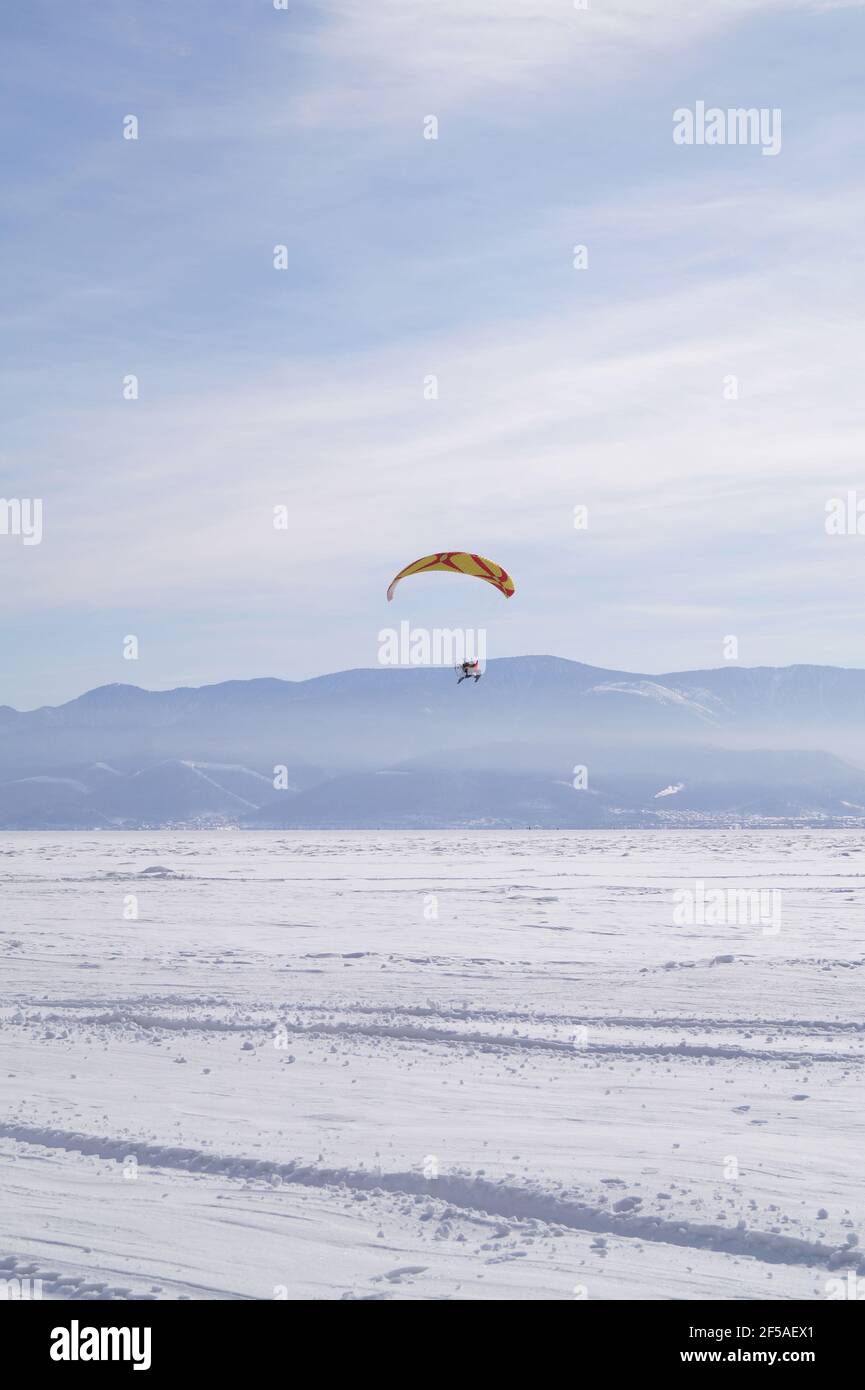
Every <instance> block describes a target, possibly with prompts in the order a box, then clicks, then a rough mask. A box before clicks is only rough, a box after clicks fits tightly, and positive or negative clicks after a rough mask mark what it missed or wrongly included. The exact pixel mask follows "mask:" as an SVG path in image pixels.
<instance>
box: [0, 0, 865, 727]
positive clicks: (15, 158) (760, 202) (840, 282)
mask: <svg viewBox="0 0 865 1390" xmlns="http://www.w3.org/2000/svg"><path fill="white" fill-rule="evenodd" d="M3 31H4V35H3V37H4V41H3V45H2V54H3V56H2V63H3V67H4V73H3V83H2V91H3V95H2V98H0V100H2V106H3V110H2V120H0V130H2V136H0V139H2V144H3V151H2V153H3V163H4V170H5V178H4V205H5V210H4V213H3V224H4V226H3V232H4V242H5V245H4V258H3V264H4V270H5V275H4V291H3V302H2V313H3V320H4V322H3V329H4V331H3V334H2V342H3V353H4V357H5V361H4V372H3V388H2V390H3V400H2V407H3V419H4V431H3V439H2V443H0V467H2V474H0V496H3V497H5V498H7V499H8V498H12V497H22V498H33V497H38V498H41V499H43V507H44V535H43V539H42V543H41V544H40V545H38V546H37V545H34V546H25V545H23V543H22V540H21V538H20V537H17V536H11V535H10V536H4V535H0V595H2V605H3V611H2V624H3V632H4V643H3V647H4V656H5V657H6V658H7V659H6V660H4V663H3V679H2V683H0V703H8V704H14V705H17V706H18V707H22V708H25V707H32V706H35V705H38V704H42V703H57V702H59V701H61V700H64V699H68V698H71V697H72V696H74V695H77V694H79V693H80V692H81V691H83V690H85V689H88V688H90V687H92V686H94V685H98V684H101V683H104V682H107V681H115V680H118V681H131V682H133V683H135V684H140V685H144V686H147V687H151V688H164V687H168V686H174V685H178V684H192V685H198V684H204V683H206V682H210V681H215V680H223V679H230V678H236V677H248V676H256V675H277V676H283V677H288V678H302V677H306V676H309V675H315V674H318V673H320V672H323V671H330V670H337V669H342V668H344V667H350V666H367V665H374V664H375V662H376V655H377V650H378V634H379V632H380V630H381V629H382V628H383V627H386V626H389V625H391V624H393V623H395V622H398V621H399V620H400V619H403V618H407V619H409V620H410V621H411V622H412V623H414V624H417V625H426V626H429V627H432V626H443V627H454V626H457V625H470V626H475V627H481V626H482V627H484V628H486V630H487V633H488V637H487V649H488V653H489V655H490V656H496V655H514V654H517V653H525V652H552V653H555V654H558V655H561V656H567V657H572V658H575V659H578V660H583V661H587V662H590V663H594V664H597V665H601V666H611V667H620V668H625V669H630V670H644V671H664V670H670V669H675V668H693V667H697V666H714V665H720V664H722V662H723V652H722V642H723V639H724V637H725V636H727V635H729V634H733V635H735V636H737V637H738V640H739V657H740V661H741V662H742V663H743V664H746V665H758V664H772V665H775V664H778V665H780V664H786V663H788V662H818V663H819V662H832V663H837V664H841V665H855V666H861V665H863V664H865V624H863V623H862V620H861V610H862V592H863V580H865V561H863V555H865V535H863V536H856V535H850V536H840V537H839V536H827V534H826V531H825V526H824V516H825V505H826V502H827V501H828V500H829V499H830V498H833V497H837V496H839V495H842V494H844V493H846V491H847V490H848V489H857V488H858V489H860V490H861V495H862V498H863V500H865V470H863V458H865V450H863V444H865V438H863V434H865V431H863V426H862V419H861V409H860V405H859V402H860V400H861V396H862V386H861V371H862V361H863V353H862V332H861V323H862V317H863V307H865V306H863V299H865V295H863V279H862V251H861V228H862V225H863V221H865V218H863V212H865V191H863V188H862V170H863V158H862V154H863V150H862V144H863V119H862V104H863V98H862V84H861V73H860V55H861V52H862V46H863V15H862V7H861V5H858V4H843V3H842V4H835V3H819V2H818V0H807V2H806V0H803V2H802V3H791V0H784V3H774V2H773V0H765V3H764V2H763V0H715V3H713V4H711V5H695V4H694V3H693V0H668V2H667V3H666V4H652V3H650V0H626V2H624V3H618V4H615V3H601V0H589V8H588V9H587V10H584V11H580V10H577V9H576V8H575V7H574V6H573V5H571V4H569V3H567V0H533V2H532V3H521V2H520V3H517V0H508V3H502V2H501V0H438V3H436V4H430V3H428V0H342V3H328V0H323V3H318V4H316V5H308V4H303V3H296V2H295V0H289V5H288V8H287V10H284V11H283V10H276V9H274V7H273V3H272V0H234V3H232V4H231V5H221V6H220V5H214V4H212V3H210V2H209V0H207V3H197V0H187V3H184V4H183V5H176V4H169V3H160V2H159V0H146V3H145V0H122V2H120V0H118V3H112V0H98V3H84V0H79V2H78V3H66V4H63V5H57V4H55V3H43V0H31V3H30V4H28V5H27V6H26V7H19V8H18V11H17V12H16V13H10V14H7V15H6V16H4V20H3ZM697 101H705V102H706V103H707V105H709V106H718V107H721V108H727V107H730V106H748V107H751V106H754V107H760V108H763V107H766V108H780V110H781V112H782V147H781V151H780V153H779V154H778V155H777V156H775V157H767V156H764V155H762V154H761V151H760V149H759V148H755V147H753V146H741V145H739V146H724V147H720V146H691V147H682V146H676V145H675V144H674V143H673V140H672V128H673V111H674V110H675V109H677V108H680V107H691V108H692V107H693V106H694V105H695V103H696V102H697ZM130 114H131V115H135V116H136V117H137V118H138V121H139V138H138V140H137V141H130V140H124V139H123V120H124V117H126V116H127V115H130ZM429 115H435V116H436V118H437V120H438V126H439V131H438V139H437V140H435V141H433V140H425V139H424V138H423V130H424V119H425V117H427V116H429ZM277 244H284V245H285V246H286V247H287V248H288V262H289V264H288V269H287V270H285V271H277V270H275V269H274V268H273V263H272V257H273V247H274V246H275V245H277ZM575 244H585V245H587V246H588V254H589V265H588V268H587V269H586V270H584V271H576V270H575V269H574V268H573V265H572V257H573V247H574V245H575ZM129 373H134V374H135V375H137V377H138V378H139V398H138V399H137V400H134V401H128V400H124V399H123V397H122V382H123V378H124V377H125V376H126V375H127V374H129ZM430 374H435V375H436V376H437V377H438V382H439V395H438V399H436V400H432V401H431V400H426V399H424V393H423V383H424V378H425V377H426V376H428V375H430ZM731 375H732V376H735V377H736V378H737V381H738V399H736V400H727V399H725V398H724V380H725V378H726V377H728V376H731ZM281 504H284V505H286V506H287V507H288V509H289V526H288V529H287V530H286V531H275V530H274V529H273V525H272V513H273V508H274V507H275V506H277V505H281ZM578 504H582V505H586V506H587V507H588V508H589V526H588V529H587V530H585V531H575V530H574V528H573V522H572V518H573V509H574V506H575V505H578ZM444 548H454V549H457V548H466V549H472V550H476V551H479V552H480V553H482V554H487V555H490V556H492V557H493V558H494V559H496V560H498V561H499V562H500V563H502V564H503V565H505V566H506V568H507V569H508V570H509V571H510V572H511V573H512V574H513V576H514V578H515V580H516V584H517V595H516V596H515V598H514V599H513V600H511V601H509V602H507V603H506V602H505V601H504V600H503V599H502V598H501V597H500V596H499V595H498V594H496V593H495V592H494V591H493V590H491V589H488V588H487V587H486V586H484V585H481V584H471V583H470V582H469V581H466V582H465V583H463V582H462V581H455V580H452V579H451V578H450V577H449V576H430V577H427V578H424V579H419V580H416V581H414V583H413V585H412V586H409V584H405V585H404V586H402V588H401V589H400V591H399V593H398V598H397V600H395V602H394V603H393V604H391V605H388V604H387V603H386V602H385V598H384V593H385V589H386V587H387V584H388V582H389V580H390V579H391V578H392V576H393V574H394V573H395V572H396V571H397V570H398V569H399V568H401V567H402V566H403V565H404V564H405V563H407V562H408V561H410V560H412V559H414V558H415V557H417V556H418V555H421V554H425V553H428V552H429V551H431V550H436V549H444ZM127 634H135V635H136V636H137V637H138V640H139V653H140V655H139V659H138V660H137V661H135V662H130V661H126V660H124V659H123V654H122V652H123V648H122V644H123V639H124V637H125V636H126V635H127Z"/></svg>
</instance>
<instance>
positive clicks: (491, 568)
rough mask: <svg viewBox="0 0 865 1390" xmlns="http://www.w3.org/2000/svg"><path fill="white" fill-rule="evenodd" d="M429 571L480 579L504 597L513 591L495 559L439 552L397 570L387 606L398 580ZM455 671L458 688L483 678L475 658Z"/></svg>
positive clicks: (465, 662)
mask: <svg viewBox="0 0 865 1390" xmlns="http://www.w3.org/2000/svg"><path fill="white" fill-rule="evenodd" d="M431 570H450V572H451V573H452V574H464V575H467V576H468V577H469V578H470V579H483V580H484V582H485V583H486V584H492V586H493V588H494V589H498V591H499V593H500V594H504V596H505V598H512V597H513V594H514V592H515V590H514V581H513V580H512V579H511V577H510V575H509V574H508V572H507V570H504V569H502V567H501V565H497V564H496V562H495V560H485V559H484V557H483V555H473V554H471V553H470V552H469V551H467V550H439V551H437V552H436V554H435V555H423V556H422V557H421V559H420V560H413V561H412V563H411V564H410V565H406V567H405V569H401V570H400V572H399V574H398V575H396V577H395V578H394V579H392V580H391V582H390V585H389V586H388V591H387V601H388V603H390V601H391V599H392V598H393V595H394V590H395V589H396V586H397V584H399V583H400V581H401V580H403V579H407V578H408V577H409V575H412V574H426V573H427V572H428V571H431ZM463 650H465V648H464V649H463ZM456 672H457V676H458V677H459V679H458V680H457V685H462V683H463V681H467V680H469V679H470V678H472V679H473V680H474V683H475V685H477V683H478V681H479V680H480V678H481V676H482V675H483V672H482V671H481V664H480V661H479V660H477V659H476V660H466V661H463V662H462V663H461V664H460V665H459V666H457V667H456Z"/></svg>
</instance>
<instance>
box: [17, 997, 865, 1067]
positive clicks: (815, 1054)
mask: <svg viewBox="0 0 865 1390" xmlns="http://www.w3.org/2000/svg"><path fill="white" fill-rule="evenodd" d="M334 1012H336V1011H334ZM30 1021H31V1022H33V1021H38V1022H41V1023H58V1022H62V1021H64V1019H63V1015H61V1014H44V1015H42V1016H41V1017H40V1018H39V1019H38V1020H32V1019H31V1020H30ZM75 1023H76V1024H77V1025H79V1026H80V1025H86V1026H88V1027H99V1026H112V1025H120V1026H123V1025H126V1026H128V1025H130V1024H133V1025H135V1026H136V1027H137V1028H143V1029H153V1030H159V1029H163V1030H165V1031H166V1032H180V1033H187V1034H189V1033H196V1032H202V1033H204V1032H212V1033H246V1034H255V1033H261V1034H265V1035H267V1036H272V1035H273V1032H274V1030H275V1029H276V1028H279V1029H280V1030H281V1031H283V1032H284V1033H286V1034H288V1035H290V1036H292V1037H344V1038H380V1039H388V1040H390V1041H393V1042H404V1043H417V1042H421V1043H423V1042H427V1043H444V1044H457V1045H461V1046H464V1047H480V1048H483V1049H487V1050H490V1049H496V1050H500V1051H501V1050H504V1051H509V1052H517V1053H519V1052H526V1051H538V1052H555V1053H557V1054H558V1055H560V1056H573V1057H577V1058H587V1057H593V1056H594V1057H599V1056H603V1057H665V1058H666V1057H697V1058H707V1059H712V1060H723V1061H756V1062H801V1063H806V1064H809V1065H810V1064H815V1063H818V1062H829V1063H835V1064H837V1063H843V1064H851V1063H855V1062H861V1061H863V1060H865V1054H863V1053H862V1052H837V1051H826V1052H820V1051H808V1050H806V1049H803V1048H748V1047H742V1046H740V1045H738V1044H736V1043H730V1044H726V1045H724V1044H712V1043H701V1042H687V1041H685V1040H679V1041H678V1042H668V1043H662V1042H644V1043H639V1042H634V1043H630V1042H628V1043H620V1042H602V1041H599V1040H596V1039H592V1040H587V1041H585V1042H581V1043H580V1044H579V1045H577V1044H575V1043H574V1042H572V1041H569V1040H566V1039H562V1038H538V1037H514V1036H513V1035H510V1036H503V1035H502V1034H500V1033H478V1032H461V1031H460V1030H459V1029H456V1028H436V1027H433V1026H430V1025H426V1026H418V1027H412V1026H411V1025H409V1024H404V1023H403V1024H389V1023H372V1022H369V1023H355V1022H353V1021H344V1022H341V1023H325V1022H321V1023H312V1024H300V1023H288V1022H286V1021H285V1020H284V1019H282V1018H279V1017H275V1018H273V1019H271V1020H269V1021H268V1022H260V1021H253V1020H250V1019H246V1020H244V1019H222V1018H190V1017H189V1016H188V1015H187V1016H183V1017H174V1016H172V1015H170V1014H147V1013H138V1012H134V1011H132V1010H126V1009H112V1010H109V1011H107V1012H105V1013H101V1014H85V1015H83V1016H80V1017H78V1018H76V1019H75Z"/></svg>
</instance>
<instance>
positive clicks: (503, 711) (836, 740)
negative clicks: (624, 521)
mask: <svg viewBox="0 0 865 1390" xmlns="http://www.w3.org/2000/svg"><path fill="white" fill-rule="evenodd" d="M863 709H865V671H859V670H845V669H840V668H836V667H818V666H793V667H786V668H781V669H776V668H772V667H761V668H754V669H746V668H743V667H724V668H720V669H717V670H707V671H689V672H675V673H669V674H664V675H647V674H643V673H633V672H621V671H609V670H604V669H601V668H598V667H592V666H586V665H583V664H582V663H580V662H573V661H565V660H562V659H560V658H557V657H512V658H506V659H500V660H495V661H491V662H490V663H489V665H488V668H487V672H486V676H485V678H484V679H483V680H482V681H481V682H480V683H479V684H477V685H475V684H474V682H472V683H470V684H469V685H463V686H459V687H458V686H457V684H456V682H455V680H454V677H453V673H452V672H451V671H450V670H441V669H431V668H419V669H386V668H380V669H373V670H357V671H343V672H337V673H335V674H333V675H328V676H320V677H317V678H315V679H313V680H308V681H281V680H275V679H260V680H250V681H228V682H224V683H222V684H220V685H212V686H202V687H200V688H191V687H183V688H180V689H177V690H166V691H148V690H143V689H140V688H139V687H137V686H132V685H110V686H101V687H99V688H98V689H95V690H91V691H88V692H87V693H86V694H84V695H82V696H80V697H79V698H78V699H75V700H71V701H69V702H68V703H67V704H64V705H61V706H58V707H47V706H46V707H43V708H41V709H36V710H32V711H27V712H21V711H17V710H13V709H10V708H9V707H8V706H6V707H2V708H0V825H2V826H5V827H12V828H27V827H31V826H32V827H59V826H63V825H68V826H73V827H77V826H98V825H103V826H104V825H168V824H189V825H196V824H202V825H206V824H220V823H231V824H248V825H250V826H254V825H274V826H290V825H315V826H319V825H344V826H352V825H378V824H382V825H384V824H388V825H399V824H406V825H409V824H414V825H429V826H436V825H448V824H459V825H479V824H496V825H511V824H514V825H526V824H538V825H577V826H579V825H587V824H593V825H610V824H634V825H641V824H659V823H669V822H670V821H672V822H673V823H678V824H690V823H694V822H700V823H714V822H718V821H720V822H721V823H726V822H727V821H729V820H730V819H732V820H733V821H736V820H737V819H743V820H746V821H748V822H749V823H750V822H752V821H755V822H756V821H758V820H760V819H761V818H762V819H765V818H768V819H774V818H780V819H793V820H796V819H800V818H804V819H808V820H811V821H813V822H816V823H821V822H822V821H823V820H824V819H826V818H829V819H831V820H833V821H836V822H837V821H839V820H845V819H848V818H852V819H858V818H860V817H865V810H863V807H865V773H863V772H862V771H861V769H860V764H861V766H865V721H863V718H862V711H863ZM581 769H585V770H584V771H581Z"/></svg>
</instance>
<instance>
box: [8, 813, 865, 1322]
mask: <svg viewBox="0 0 865 1390" xmlns="http://www.w3.org/2000/svg"><path fill="white" fill-rule="evenodd" d="M863 892H865V852H863V848H862V843H861V837H860V836H858V835H856V834H854V833H840V832H839V833H836V832H817V831H814V832H802V833H800V832H765V833H760V834H747V833H738V832H727V833H700V832H689V833H683V834H679V833H667V834H662V833H655V832H634V833H617V834H616V833H604V832H596V833H585V832H579V831H573V832H566V833H561V834H556V833H540V832H535V833H526V832H510V833H505V834H502V833H498V832H495V833H493V832H490V833H475V834H468V833H465V832H442V833H434V832H429V833H423V834H412V833H393V834H391V833H385V834H372V833H353V834H339V833H332V834H307V833H303V832H297V833H288V834H287V833H278V832H275V833H264V832H258V833H235V832H226V833H213V834H209V833H189V832H183V833H181V832H178V833H172V832H154V833H148V832H140V833H138V834H134V835H133V834H112V833H98V834H89V833H80V834H41V833H18V834H14V835H4V836H2V837H0V902H2V918H0V960H2V989H0V1007H2V1021H3V1027H2V1030H0V1076H2V1078H3V1099H2V1110H0V1265H2V1266H3V1267H2V1268H0V1276H5V1277H6V1278H9V1279H13V1278H16V1277H18V1278H30V1279H34V1280H35V1279H41V1281H42V1290H43V1294H44V1296H46V1297H61V1298H69V1297H73V1296H77V1297H82V1298H86V1297H88V1296H90V1297H93V1296H103V1297H104V1296H106V1294H110V1295H112V1296H115V1297H119V1298H142V1297H150V1298H177V1297H181V1296H182V1297H188V1298H207V1297H217V1298H225V1297H231V1298H234V1297H237V1298H259V1299H271V1298H274V1297H277V1298H279V1297H286V1296H287V1297H290V1298H291V1297H299V1298H313V1299H338V1298H366V1299H368V1298H376V1299H381V1298H386V1299H427V1298H435V1299H441V1298H445V1299H475V1298H502V1299H534V1298H540V1299H574V1298H578V1299H582V1298H588V1299H590V1300H591V1299H610V1298H612V1299H616V1298H641V1299H643V1298H646V1299H648V1298H676V1299H703V1298H725V1299H750V1298H758V1299H777V1298H819V1299H823V1298H826V1297H829V1296H831V1295H832V1294H833V1293H834V1292H837V1290H838V1288H839V1284H840V1282H843V1281H844V1280H845V1279H846V1276H847V1272H848V1271H851V1270H852V1271H855V1270H857V1268H859V1267H860V1261H861V1260H862V1259H863V1256H862V1254H860V1253H859V1248H858V1244H857V1241H858V1236H859V1234H860V1232H861V1231H862V1224H863V1223H862V1207H863V1202H865V1196H863V1188H862V1182H861V1165H862V1154H863V1151H865V1145H863V1098H865V1097H863V1084H862V1082H863V1058H865V1048H863V1038H865V1022H863V1018H865V1015H863V971H865V944H863V928H862V923H863V908H865V899H863ZM861 1273H862V1274H865V1267H862V1268H861ZM833 1280H837V1281H839V1284H833V1283H832V1282H831V1281H833Z"/></svg>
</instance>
